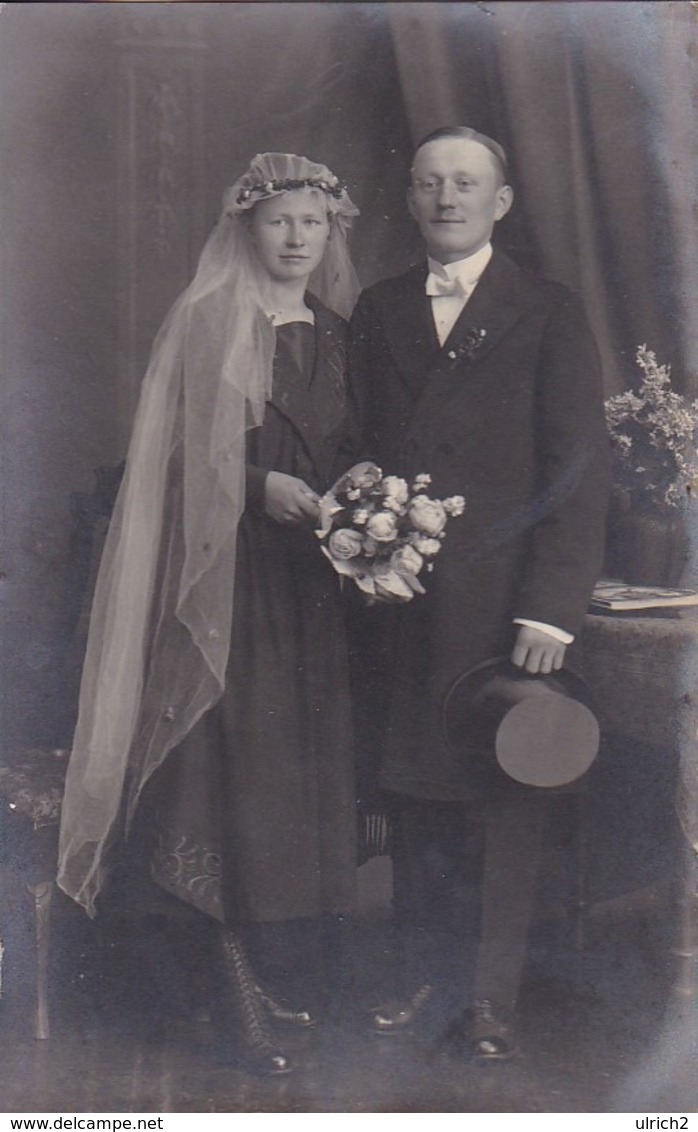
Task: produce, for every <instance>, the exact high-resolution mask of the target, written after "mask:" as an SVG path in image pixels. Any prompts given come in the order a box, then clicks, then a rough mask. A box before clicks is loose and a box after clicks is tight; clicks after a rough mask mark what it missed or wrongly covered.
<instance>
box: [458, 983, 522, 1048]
mask: <svg viewBox="0 0 698 1132" xmlns="http://www.w3.org/2000/svg"><path fill="white" fill-rule="evenodd" d="M460 1033H461V1050H462V1052H463V1053H464V1054H466V1055H469V1056H470V1058H471V1060H472V1061H474V1062H476V1063H481V1064H483V1063H486V1062H490V1061H510V1060H511V1058H512V1057H515V1056H516V1054H517V1053H518V1048H517V1045H516V1034H515V1030H514V1020H513V1015H512V1012H511V1011H510V1010H506V1009H504V1008H503V1007H496V1006H494V1005H493V1004H492V1003H491V1002H490V1001H489V1000H488V999H482V1000H481V1001H480V1002H474V1003H473V1005H472V1006H471V1007H470V1009H469V1010H466V1011H465V1014H464V1016H463V1020H462V1022H461V1027H460Z"/></svg>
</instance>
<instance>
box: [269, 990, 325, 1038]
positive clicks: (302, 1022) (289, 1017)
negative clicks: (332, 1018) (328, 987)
mask: <svg viewBox="0 0 698 1132" xmlns="http://www.w3.org/2000/svg"><path fill="white" fill-rule="evenodd" d="M255 989H256V991H257V994H258V995H259V1000H260V1002H261V1003H262V1006H263V1007H264V1009H265V1010H266V1012H267V1014H268V1015H269V1017H270V1018H271V1019H272V1021H274V1022H282V1023H283V1024H284V1025H285V1026H297V1027H298V1028H299V1029H305V1030H310V1029H311V1028H312V1027H313V1026H315V1025H316V1019H315V1018H314V1017H313V1015H312V1014H311V1013H310V1011H309V1010H291V1009H290V1008H289V1007H287V1006H283V1005H282V1004H281V1003H280V1002H277V1001H276V999H275V998H272V996H271V995H270V994H269V993H268V992H267V991H264V990H262V989H261V987H256V988H255Z"/></svg>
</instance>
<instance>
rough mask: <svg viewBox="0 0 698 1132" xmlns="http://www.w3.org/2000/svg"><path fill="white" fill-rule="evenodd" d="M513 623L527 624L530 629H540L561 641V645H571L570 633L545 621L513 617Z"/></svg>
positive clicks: (571, 636) (571, 637) (572, 638)
mask: <svg viewBox="0 0 698 1132" xmlns="http://www.w3.org/2000/svg"><path fill="white" fill-rule="evenodd" d="M514 624H515V625H528V626H529V628H530V629H540V631H541V632H542V633H547V634H548V636H550V637H554V638H555V640H556V641H561V642H562V644H563V645H571V644H572V641H573V640H574V637H573V635H572V633H566V632H565V630H564V629H558V628H557V626H555V625H547V624H546V623H545V621H529V620H528V618H527V617H515V618H514Z"/></svg>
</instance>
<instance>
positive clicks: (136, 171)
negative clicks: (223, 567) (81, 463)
mask: <svg viewBox="0 0 698 1132" xmlns="http://www.w3.org/2000/svg"><path fill="white" fill-rule="evenodd" d="M116 52H117V84H118V130H117V156H118V178H117V191H118V198H119V199H118V217H119V220H118V231H119V280H118V286H119V342H120V350H119V353H120V359H119V360H120V366H119V371H120V388H121V406H120V408H121V411H120V422H121V426H122V429H123V433H124V440H125V439H126V437H127V436H128V433H129V432H130V426H131V422H132V417H133V412H134V410H135V406H136V403H137V399H138V390H139V386H140V381H141V378H142V376H143V373H144V370H145V366H146V364H147V359H148V354H149V351H150V346H151V344H152V340H153V337H154V335H155V333H156V331H157V328H158V326H159V324H160V322H161V320H162V318H163V316H164V314H165V312H166V311H167V308H168V307H169V305H170V303H171V302H172V300H173V299H174V298H175V296H176V295H177V293H178V292H179V291H180V290H181V289H182V288H183V287H184V286H186V284H187V282H188V280H189V279H190V277H191V275H192V273H193V270H194V267H195V264H196V259H197V256H198V253H199V251H200V248H201V242H202V236H203V232H202V216H203V205H204V152H203V134H204V130H203V120H204V106H203V60H204V56H205V45H204V43H203V39H202V36H201V34H200V30H199V25H198V20H197V14H196V13H195V12H192V11H187V12H182V11H181V10H173V9H171V8H168V9H167V11H165V12H163V11H162V9H161V8H160V6H159V5H146V6H144V7H143V8H136V7H135V6H132V5H125V6H124V15H123V18H122V22H121V34H120V36H119V39H118V41H117V44H116Z"/></svg>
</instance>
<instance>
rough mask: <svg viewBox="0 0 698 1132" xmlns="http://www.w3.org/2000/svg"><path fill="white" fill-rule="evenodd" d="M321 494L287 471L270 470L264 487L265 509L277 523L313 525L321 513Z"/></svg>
mask: <svg viewBox="0 0 698 1132" xmlns="http://www.w3.org/2000/svg"><path fill="white" fill-rule="evenodd" d="M319 498H320V496H319V495H318V494H317V492H315V491H313V489H312V488H311V487H308V485H307V483H305V482H304V481H303V480H300V479H298V478H297V477H296V476H288V475H286V473H285V472H269V473H268V475H267V478H266V483H265V487H264V510H265V511H266V513H267V515H269V516H270V518H272V519H275V520H276V522H277V523H284V524H292V525H298V524H299V523H304V524H306V525H309V526H313V525H314V524H315V523H317V520H318V516H319V514H320V512H319V509H318V505H317V501H318V499H319Z"/></svg>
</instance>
